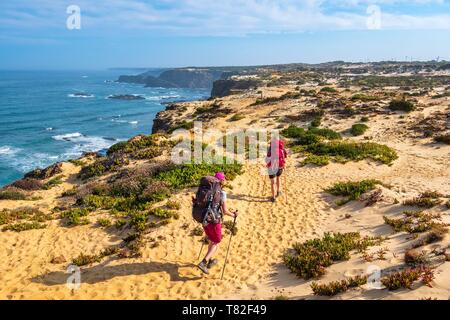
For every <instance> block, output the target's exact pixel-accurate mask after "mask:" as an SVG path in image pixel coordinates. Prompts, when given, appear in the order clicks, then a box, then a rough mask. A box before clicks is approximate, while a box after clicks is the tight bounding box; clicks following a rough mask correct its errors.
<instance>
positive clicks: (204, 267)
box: [197, 261, 209, 274]
mask: <svg viewBox="0 0 450 320" xmlns="http://www.w3.org/2000/svg"><path fill="white" fill-rule="evenodd" d="M197 267H198V268H199V269H200V270H202V272H203V273H204V274H209V271H208V266H207V264H206V262H205V261H202V262H200V263H199V264H198V265H197Z"/></svg>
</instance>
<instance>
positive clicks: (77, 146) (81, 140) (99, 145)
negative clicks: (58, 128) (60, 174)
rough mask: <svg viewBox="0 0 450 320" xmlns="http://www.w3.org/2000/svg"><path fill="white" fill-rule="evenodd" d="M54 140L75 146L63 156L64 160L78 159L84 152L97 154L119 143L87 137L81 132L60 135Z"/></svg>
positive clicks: (113, 140) (113, 139) (103, 138)
mask: <svg viewBox="0 0 450 320" xmlns="http://www.w3.org/2000/svg"><path fill="white" fill-rule="evenodd" d="M53 138H54V139H55V140H59V141H67V142H71V143H73V144H74V145H72V146H71V147H70V148H69V149H67V151H66V152H65V153H64V154H63V157H64V158H70V157H77V156H80V155H81V154H83V152H91V151H93V152H95V151H100V150H103V149H107V148H109V147H110V146H112V145H113V144H114V143H116V142H117V141H118V140H117V139H115V138H108V137H97V136H92V137H91V136H86V135H83V134H81V133H79V132H75V133H68V134H64V135H58V136H54V137H53Z"/></svg>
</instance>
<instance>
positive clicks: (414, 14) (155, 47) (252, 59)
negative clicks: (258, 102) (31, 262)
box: [0, 0, 450, 69]
mask: <svg viewBox="0 0 450 320" xmlns="http://www.w3.org/2000/svg"><path fill="white" fill-rule="evenodd" d="M69 5H77V6H78V7H79V8H80V10H81V15H80V17H81V29H75V30H69V29H68V28H67V27H66V20H67V18H68V17H69V14H67V12H66V10H67V7H68V6H69ZM406 56H408V59H411V57H412V58H413V59H417V60H428V59H434V58H436V57H438V56H440V57H441V58H444V59H447V60H450V0H408V1H407V0H303V1H302V0H278V1H275V0H220V1H217V0H209V1H207V0H146V1H144V0H70V1H66V0H2V1H1V2H0V69H104V68H109V67H178V66H212V65H250V64H251V65H255V64H271V63H290V62H309V63H316V62H324V61H331V60H346V61H368V60H369V61H375V60H387V59H397V60H404V59H406Z"/></svg>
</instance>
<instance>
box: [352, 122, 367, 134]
mask: <svg viewBox="0 0 450 320" xmlns="http://www.w3.org/2000/svg"><path fill="white" fill-rule="evenodd" d="M368 129H369V127H368V126H366V125H365V124H363V123H356V124H354V125H353V126H352V129H351V130H350V132H351V134H352V135H354V136H360V135H363V134H364V133H365V132H366V131H367V130H368Z"/></svg>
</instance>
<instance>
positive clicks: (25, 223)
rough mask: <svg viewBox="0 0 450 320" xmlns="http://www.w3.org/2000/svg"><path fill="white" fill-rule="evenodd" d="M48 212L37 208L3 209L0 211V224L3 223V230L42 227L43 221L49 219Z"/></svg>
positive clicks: (43, 226)
mask: <svg viewBox="0 0 450 320" xmlns="http://www.w3.org/2000/svg"><path fill="white" fill-rule="evenodd" d="M51 219H52V216H51V215H50V214H45V213H44V212H42V211H40V210H39V209H37V208H33V207H19V208H17V209H14V210H8V209H3V210H2V211H0V225H5V226H4V227H3V228H2V230H3V231H8V230H9V231H16V232H21V231H26V230H31V229H43V228H45V227H47V225H46V224H45V223H44V222H46V221H48V220H51Z"/></svg>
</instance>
